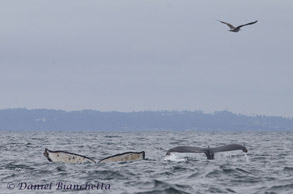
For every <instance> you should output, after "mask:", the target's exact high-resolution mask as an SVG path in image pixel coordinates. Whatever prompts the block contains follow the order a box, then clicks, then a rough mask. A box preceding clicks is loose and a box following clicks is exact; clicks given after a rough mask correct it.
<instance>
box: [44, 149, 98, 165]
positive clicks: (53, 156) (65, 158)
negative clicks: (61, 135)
mask: <svg viewBox="0 0 293 194" xmlns="http://www.w3.org/2000/svg"><path fill="white" fill-rule="evenodd" d="M43 154H44V156H45V157H46V158H47V159H48V160H49V161H50V162H64V163H84V162H94V163H96V162H95V161H94V160H93V159H91V158H89V157H86V156H83V155H79V154H74V153H70V152H66V151H51V150H49V149H47V148H46V149H45V152H44V153H43Z"/></svg>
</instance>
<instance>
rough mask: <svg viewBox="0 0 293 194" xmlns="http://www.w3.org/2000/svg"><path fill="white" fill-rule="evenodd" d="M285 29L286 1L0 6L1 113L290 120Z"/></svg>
mask: <svg viewBox="0 0 293 194" xmlns="http://www.w3.org/2000/svg"><path fill="white" fill-rule="evenodd" d="M216 19H219V20H224V21H227V22H229V23H232V24H234V25H240V24H244V23H248V22H252V21H255V20H258V23H256V24H254V25H251V26H246V27H243V28H242V30H241V31H240V32H238V33H233V32H229V31H228V27H227V26H226V25H224V24H221V23H219V22H218V21H217V20H216ZM292 24H293V1H292V0H279V1H276V0H245V1H244V0H243V1H235V0H221V1H215V0H132V1H130V0H121V1H120V0H119V1H118V0H117V1H111V0H78V1H77V0H47V1H40V0H25V1H24V0H18V1H17V0H6V1H4V0H3V1H1V2H0V25H1V27H0V109H6V108H29V109H33V108H50V109H63V110H82V109H94V110H100V111H123V112H128V111H144V110H201V111H204V112H214V111H218V110H229V111H232V112H235V113H244V114H264V115H279V116H286V117H293V35H292V34H293V25H292Z"/></svg>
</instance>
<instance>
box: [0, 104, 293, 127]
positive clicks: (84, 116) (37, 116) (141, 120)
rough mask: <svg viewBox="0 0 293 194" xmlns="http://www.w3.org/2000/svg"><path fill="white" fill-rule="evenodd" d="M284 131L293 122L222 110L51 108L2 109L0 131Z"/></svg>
mask: <svg viewBox="0 0 293 194" xmlns="http://www.w3.org/2000/svg"><path fill="white" fill-rule="evenodd" d="M150 129H156V130H186V129H188V130H229V131H233V130H235V131H238V130H280V131H285V130H286V131H291V130H292V131H293V119H292V118H283V117H274V116H247V115H241V114H234V113H232V112H228V111H220V112H215V113H212V114H207V113H203V112H201V111H157V112H155V111H142V112H130V113H124V112H100V111H92V110H83V111H71V112H66V111H61V110H47V109H35V110H27V109H8V110H0V130H50V131H53V130H55V131H57V130H97V131H98V130H99V131H109V130H150Z"/></svg>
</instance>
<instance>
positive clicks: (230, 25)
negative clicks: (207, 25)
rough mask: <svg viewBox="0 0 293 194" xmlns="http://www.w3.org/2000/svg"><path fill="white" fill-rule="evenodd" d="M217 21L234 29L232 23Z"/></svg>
mask: <svg viewBox="0 0 293 194" xmlns="http://www.w3.org/2000/svg"><path fill="white" fill-rule="evenodd" d="M218 21H219V22H221V23H222V24H226V25H227V26H229V28H231V29H232V30H233V29H235V26H233V25H232V24H229V23H227V22H223V21H221V20H218Z"/></svg>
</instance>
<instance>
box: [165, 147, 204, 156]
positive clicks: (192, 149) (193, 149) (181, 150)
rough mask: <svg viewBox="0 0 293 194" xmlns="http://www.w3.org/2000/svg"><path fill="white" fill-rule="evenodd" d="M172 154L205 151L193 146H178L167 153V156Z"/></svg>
mask: <svg viewBox="0 0 293 194" xmlns="http://www.w3.org/2000/svg"><path fill="white" fill-rule="evenodd" d="M171 152H179V153H204V152H205V149H203V148H199V147H193V146H177V147H174V148H171V149H169V150H168V151H167V154H166V155H169V154H170V153H171Z"/></svg>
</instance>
